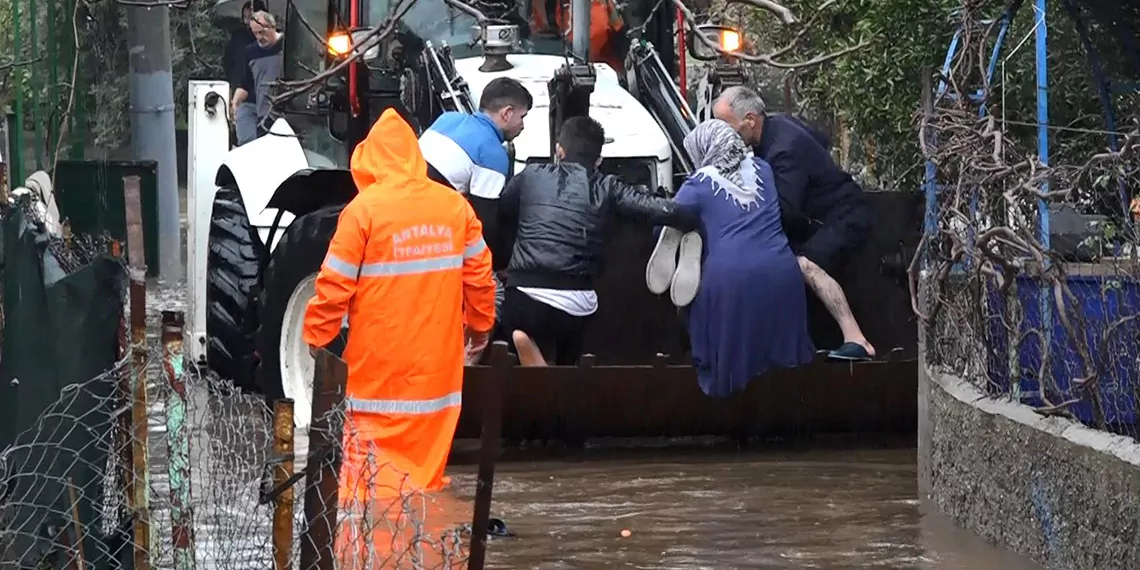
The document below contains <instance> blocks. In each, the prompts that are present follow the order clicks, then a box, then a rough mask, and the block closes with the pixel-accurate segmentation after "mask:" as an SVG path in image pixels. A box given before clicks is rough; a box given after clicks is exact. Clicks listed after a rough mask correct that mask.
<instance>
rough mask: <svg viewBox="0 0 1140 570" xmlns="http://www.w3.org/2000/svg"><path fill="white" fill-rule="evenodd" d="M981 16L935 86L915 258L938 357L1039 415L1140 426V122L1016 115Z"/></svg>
mask: <svg viewBox="0 0 1140 570" xmlns="http://www.w3.org/2000/svg"><path fill="white" fill-rule="evenodd" d="M975 16H977V14H967V15H965V16H963V21H964V22H966V23H965V24H964V28H963V31H962V34H961V42H962V45H961V47H960V49H959V51H958V55H957V56H956V57H955V59H954V60H953V64H952V65H951V66H950V70H951V71H950V73H949V74H948V75H940V76H938V77H937V78H936V79H935V80H934V81H933V82H932V84H931V85H927V86H926V87H927V89H926V92H927V93H930V94H931V96H930V99H929V100H928V101H927V102H926V105H925V109H924V111H923V114H922V125H921V130H920V142H921V144H922V148H923V152H924V154H925V155H926V157H927V159H928V160H929V163H928V177H927V184H928V188H927V189H928V196H930V197H931V198H932V200H930V201H929V202H928V214H927V219H926V231H925V235H924V238H923V242H922V247H921V248H920V251H919V252H918V255H916V256H915V259H914V262H913V263H912V266H911V277H912V298H913V299H914V304H915V312H916V313H917V314H918V315H919V319H920V322H921V326H922V327H924V329H925V351H926V353H925V357H926V359H927V362H928V363H929V364H930V365H933V366H937V367H941V368H943V369H947V370H949V371H952V372H954V373H955V374H957V375H959V376H961V377H963V378H966V379H969V380H970V381H972V382H974V383H975V384H976V385H978V386H979V387H980V388H982V389H984V390H985V391H987V392H988V393H989V394H991V395H995V396H1003V397H1008V398H1010V399H1012V400H1014V401H1017V402H1021V403H1025V404H1028V405H1030V406H1033V408H1034V409H1035V410H1036V411H1037V412H1038V413H1040V414H1043V415H1060V416H1065V417H1069V418H1072V419H1075V420H1078V421H1080V422H1082V423H1084V424H1086V425H1089V426H1091V427H1095V428H1097V429H1101V430H1107V431H1112V432H1116V433H1120V434H1124V435H1129V436H1132V437H1137V436H1140V430H1138V424H1140V422H1138V418H1137V405H1138V402H1140V358H1138V357H1137V353H1136V350H1135V347H1136V345H1137V341H1138V340H1140V323H1137V322H1136V320H1137V316H1138V315H1140V287H1138V285H1140V281H1138V277H1140V263H1138V259H1137V246H1138V244H1140V241H1138V235H1137V233H1136V224H1137V222H1138V219H1137V217H1138V216H1140V208H1138V202H1137V201H1136V200H1135V199H1134V198H1133V197H1132V196H1133V195H1134V191H1133V190H1132V189H1134V188H1136V186H1137V182H1138V180H1137V175H1138V174H1140V161H1138V158H1140V131H1137V130H1136V126H1135V125H1133V126H1132V127H1131V128H1130V130H1129V131H1127V132H1122V133H1118V134H1119V135H1120V142H1119V144H1116V141H1110V140H1109V139H1107V138H1106V137H1105V134H1104V133H1103V131H1096V130H1087V129H1070V128H1060V129H1051V128H1048V127H1047V126H1046V124H1045V123H1044V122H1042V121H1039V120H1028V121H1027V120H1023V119H1026V118H1025V117H1018V116H1013V115H1007V114H1006V112H1005V109H1004V108H1003V107H1002V106H1001V105H999V104H997V103H998V102H999V100H1000V99H999V97H998V96H997V95H995V93H996V91H995V89H994V88H993V86H991V85H989V84H988V83H987V81H986V72H985V69H986V58H987V57H988V53H987V49H986V45H987V44H986V41H987V40H986V37H987V31H988V28H989V26H988V25H987V24H982V23H980V20H981V19H980V18H976V17H975ZM979 86H980V87H979ZM1030 119H1032V118H1030ZM1026 125H1028V126H1029V128H1028V129H1026ZM1110 145H1111V146H1110ZM1046 148H1048V149H1051V153H1050V155H1043V154H1042V150H1043V149H1046Z"/></svg>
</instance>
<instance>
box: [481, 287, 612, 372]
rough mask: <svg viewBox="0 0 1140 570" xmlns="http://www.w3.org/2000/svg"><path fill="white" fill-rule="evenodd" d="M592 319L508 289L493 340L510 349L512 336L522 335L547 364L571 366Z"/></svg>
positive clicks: (575, 361)
mask: <svg viewBox="0 0 1140 570" xmlns="http://www.w3.org/2000/svg"><path fill="white" fill-rule="evenodd" d="M591 316H592V315H590V316H585V317H575V316H574V315H571V314H570V313H567V312H565V311H562V310H559V309H556V308H554V307H551V306H550V305H547V304H546V303H543V302H540V301H535V300H534V299H532V298H531V297H530V295H527V294H526V293H523V292H522V291H519V290H518V289H516V288H514V287H510V286H508V287H507V290H506V292H505V293H504V294H503V309H502V312H501V313H500V314H499V322H498V323H497V324H496V325H495V335H494V336H495V340H505V341H507V343H508V344H510V345H511V348H512V349H513V348H514V343H513V342H512V341H511V333H512V332H514V331H516V330H519V331H523V332H525V333H526V334H527V336H529V337H530V338H531V340H533V341H534V343H535V344H536V345H538V349H539V350H541V351H542V356H543V357H544V358H546V361H547V362H548V363H550V364H555V365H557V366H573V365H574V364H576V363H577V362H578V357H579V356H581V355H582V337H583V335H584V334H585V332H586V325H587V324H589V322H590V317H591Z"/></svg>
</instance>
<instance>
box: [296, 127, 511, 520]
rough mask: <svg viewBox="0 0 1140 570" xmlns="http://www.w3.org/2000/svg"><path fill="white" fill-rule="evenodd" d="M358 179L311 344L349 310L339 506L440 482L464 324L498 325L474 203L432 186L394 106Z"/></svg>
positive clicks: (324, 272)
mask: <svg viewBox="0 0 1140 570" xmlns="http://www.w3.org/2000/svg"><path fill="white" fill-rule="evenodd" d="M352 176H353V180H355V182H356V186H357V188H359V190H360V193H359V194H358V195H357V196H356V198H354V199H353V200H352V201H351V202H349V204H348V205H347V206H346V207H345V209H344V212H343V213H342V214H341V216H340V220H339V222H338V224H337V229H336V234H335V235H334V236H333V239H332V242H331V243H330V244H329V251H328V255H327V256H326V257H325V261H324V264H323V265H322V267H321V270H320V273H319V274H318V276H317V282H316V296H315V297H314V298H313V299H312V300H311V301H310V302H309V306H308V309H307V312H306V314H305V330H304V339H305V342H307V343H309V344H310V345H312V346H318V347H319V346H326V345H327V344H328V343H329V342H331V341H332V340H333V339H334V338H335V337H336V335H337V334H339V332H340V328H341V322H342V319H343V318H344V315H345V314H346V313H347V315H348V324H349V330H350V333H349V336H348V344H347V346H346V347H345V350H344V360H345V361H346V363H347V364H348V385H347V387H346V393H345V399H346V405H347V409H348V418H347V421H346V425H345V436H344V439H345V449H344V463H343V467H342V470H341V477H340V498H341V502H342V505H343V504H346V503H348V502H352V501H363V503H365V504H376V503H377V502H383V503H384V504H392V503H396V504H397V505H398V504H399V502H400V497H407V496H408V495H409V494H410V493H418V492H423V491H434V490H438V489H440V488H442V487H443V485H444V482H443V472H444V467H445V466H446V464H447V457H448V454H449V453H450V451H451V442H452V438H453V436H454V434H455V426H456V424H457V423H458V421H459V409H460V403H461V402H460V401H461V396H462V387H463V364H464V337H463V330H464V325H465V323H466V326H468V327H470V328H471V329H473V330H475V331H480V332H482V331H488V330H490V329H491V326H492V325H493V324H494V318H495V314H494V313H495V286H494V283H493V282H492V280H491V252H490V250H488V249H487V247H486V244H484V242H483V228H482V224H481V223H480V222H479V219H478V218H476V217H475V213H474V211H473V210H472V209H471V206H470V205H469V204H468V202H467V199H466V198H464V197H463V195H461V194H459V193H457V192H455V191H454V190H452V189H450V188H447V187H445V186H441V185H439V184H437V183H435V182H432V181H431V180H429V179H428V177H427V163H426V162H425V161H424V158H423V155H422V154H420V147H419V143H418V141H417V139H416V135H415V133H414V132H413V131H412V128H411V127H410V126H409V125H408V123H406V122H405V121H404V120H403V119H402V118H401V117H400V115H399V114H398V113H397V112H396V111H395V110H392V109H389V110H387V111H385V112H384V114H383V115H382V116H381V117H380V120H378V121H377V122H376V124H375V125H373V127H372V130H371V132H369V133H368V138H366V139H365V140H364V141H363V142H361V143H360V144H359V145H358V146H357V147H356V150H355V151H354V152H353V154H352ZM357 504H361V503H360V502H358V503H357ZM379 510H380V511H387V509H386V508H385V507H381V508H380V509H379ZM397 510H399V509H397ZM373 516H377V517H381V516H382V515H380V513H379V512H375V513H373ZM381 526H383V525H381Z"/></svg>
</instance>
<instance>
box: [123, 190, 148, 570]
mask: <svg viewBox="0 0 1140 570" xmlns="http://www.w3.org/2000/svg"><path fill="white" fill-rule="evenodd" d="M123 198H124V202H125V204H126V215H127V261H128V264H129V269H128V273H129V275H130V279H131V286H130V287H131V288H130V295H131V301H130V305H131V373H130V374H131V381H130V392H129V393H130V394H131V420H130V421H131V439H130V442H131V445H130V448H131V468H130V471H131V475H130V478H129V479H128V481H127V485H128V488H129V490H130V493H129V494H128V495H127V496H128V497H129V499H128V500H129V501H130V510H131V514H132V516H133V517H134V568H133V570H150V505H149V496H148V495H149V491H150V485H149V481H148V480H149V477H148V468H149V462H148V461H147V427H148V426H147V417H146V409H147V397H146V384H147V382H146V376H147V374H146V368H147V344H146V261H145V257H144V255H143V251H144V247H143V225H142V200H141V193H140V188H139V177H138V176H124V177H123Z"/></svg>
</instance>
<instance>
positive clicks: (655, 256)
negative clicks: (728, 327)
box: [645, 226, 703, 307]
mask: <svg viewBox="0 0 1140 570" xmlns="http://www.w3.org/2000/svg"><path fill="white" fill-rule="evenodd" d="M702 245H703V244H702V242H701V234H699V233H697V232H689V233H684V234H683V233H681V230H678V229H676V228H671V227H668V226H666V227H664V228H663V229H662V230H661V236H660V237H658V238H657V246H656V247H654V248H653V253H652V254H650V255H649V263H648V264H647V265H646V266H645V284H646V285H647V286H648V287H649V290H650V291H652V292H653V294H654V295H660V294H662V293H664V292H665V291H666V290H668V291H669V298H670V300H672V301H673V304H674V305H676V306H678V307H685V306H687V305H688V304H689V303H692V302H693V299H694V298H695V297H696V296H697V289H698V288H699V287H700V285H701V246H702Z"/></svg>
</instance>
